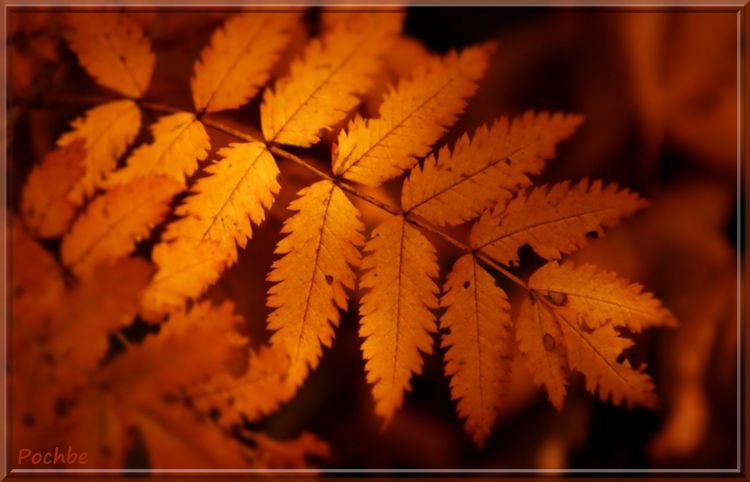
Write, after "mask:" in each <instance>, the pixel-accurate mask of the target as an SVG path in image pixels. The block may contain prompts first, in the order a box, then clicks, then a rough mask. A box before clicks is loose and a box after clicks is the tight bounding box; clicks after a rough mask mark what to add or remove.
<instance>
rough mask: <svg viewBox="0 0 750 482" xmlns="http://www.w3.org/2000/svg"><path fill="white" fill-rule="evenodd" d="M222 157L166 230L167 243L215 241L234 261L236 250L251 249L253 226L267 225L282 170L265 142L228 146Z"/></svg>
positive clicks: (200, 182)
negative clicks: (238, 247) (248, 247)
mask: <svg viewBox="0 0 750 482" xmlns="http://www.w3.org/2000/svg"><path fill="white" fill-rule="evenodd" d="M218 155H219V157H220V158H221V159H220V160H219V161H217V162H215V163H213V164H211V165H209V166H208V167H207V168H206V169H205V173H206V174H207V176H206V177H202V178H200V179H198V180H197V181H196V183H195V184H194V186H193V188H192V189H191V195H190V196H188V197H187V198H186V199H185V201H184V202H183V203H182V204H181V205H180V206H179V207H178V208H177V209H176V210H175V213H176V214H177V215H178V216H181V219H179V220H178V221H176V222H174V223H171V224H170V225H169V226H167V230H166V233H165V235H164V236H163V239H165V240H168V241H172V240H176V239H185V240H192V241H194V242H196V243H197V242H201V241H205V240H211V241H216V242H218V243H220V244H221V246H222V249H224V250H225V251H226V252H227V258H228V260H229V261H231V262H234V261H236V259H237V248H236V245H239V246H240V247H241V248H244V247H245V246H246V245H247V241H248V240H249V239H250V238H252V224H256V225H259V224H260V223H262V222H263V220H264V219H265V217H266V214H265V211H266V210H268V209H270V208H271V205H272V204H273V200H274V195H275V194H277V193H278V192H279V189H281V186H280V185H279V183H278V182H276V178H277V176H278V175H279V168H278V167H277V166H276V162H275V161H274V159H273V156H272V155H271V153H270V152H269V151H268V149H267V148H266V146H265V144H263V143H262V142H247V143H242V144H230V145H229V146H228V147H224V148H222V149H220V150H219V152H218ZM251 223H252V224H251Z"/></svg>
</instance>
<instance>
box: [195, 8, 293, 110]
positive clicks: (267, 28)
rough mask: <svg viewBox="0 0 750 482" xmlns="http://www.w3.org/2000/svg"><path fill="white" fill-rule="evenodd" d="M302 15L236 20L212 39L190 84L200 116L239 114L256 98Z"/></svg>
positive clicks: (243, 16)
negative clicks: (236, 111)
mask: <svg viewBox="0 0 750 482" xmlns="http://www.w3.org/2000/svg"><path fill="white" fill-rule="evenodd" d="M299 16H300V14H299V13H298V12H289V13H286V12H277V11H268V12H262V11H261V12H248V13H241V14H239V15H235V16H233V17H231V18H229V20H227V21H226V22H225V23H224V25H223V26H222V27H220V28H218V29H216V31H214V33H213V35H212V36H211V43H210V44H209V45H208V46H207V47H206V48H204V49H203V51H202V52H201V58H200V60H198V61H196V62H195V67H194V73H193V77H192V79H190V86H191V88H192V92H193V105H195V110H196V111H198V112H201V111H205V112H216V111H220V110H226V109H236V108H237V107H240V106H241V105H243V104H244V103H246V102H247V101H248V100H250V99H252V98H253V97H255V94H257V93H258V90H259V89H260V88H261V87H262V86H263V84H265V83H266V81H267V80H268V77H269V76H270V74H271V68H272V67H273V65H274V64H275V63H276V61H277V60H278V58H279V55H280V54H281V51H282V50H283V48H284V47H285V46H286V44H287V43H288V42H289V40H290V39H291V30H292V29H293V28H294V27H295V26H296V25H297V22H298V21H299Z"/></svg>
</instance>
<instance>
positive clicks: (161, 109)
mask: <svg viewBox="0 0 750 482" xmlns="http://www.w3.org/2000/svg"><path fill="white" fill-rule="evenodd" d="M111 100H112V99H107V98H102V97H94V96H83V97H80V96H78V97H76V96H56V97H55V96H50V97H46V98H44V99H42V102H43V103H51V104H70V103H77V104H89V105H95V104H101V103H104V102H109V101H111ZM132 100H133V101H134V102H136V103H137V104H138V105H139V106H141V107H142V108H143V109H146V110H148V111H151V112H157V113H163V114H174V113H177V112H184V111H183V110H181V109H178V108H176V107H172V106H170V105H165V104H161V103H158V102H152V101H148V100H143V99H132ZM201 122H203V123H204V124H205V125H206V126H208V127H211V128H213V129H215V130H217V131H220V132H223V133H225V134H227V135H229V136H231V137H234V138H235V139H238V140H241V141H245V142H264V141H263V140H262V139H259V138H257V137H255V136H253V135H251V134H248V133H246V132H244V131H241V130H238V129H235V128H234V127H231V126H229V125H226V124H224V123H222V122H219V121H217V120H215V119H213V118H211V117H208V116H201ZM268 150H269V151H270V152H271V153H273V154H275V155H276V156H278V157H281V158H283V159H286V160H288V161H290V162H292V163H294V164H296V165H298V166H300V167H302V168H303V169H306V170H307V171H309V172H310V173H312V174H314V175H315V176H317V177H319V178H321V179H325V180H327V181H330V182H332V183H334V184H336V185H337V186H338V187H339V188H341V190H343V191H345V192H347V193H349V194H351V195H352V196H355V197H357V198H359V199H361V200H363V201H365V202H368V203H370V204H372V205H373V206H376V207H377V208H379V209H381V210H383V211H385V212H387V213H388V214H391V215H393V216H403V217H404V219H405V220H406V221H407V222H409V223H411V224H413V225H414V226H418V227H419V228H421V229H423V230H425V231H427V232H429V233H431V234H433V235H435V236H437V237H439V238H441V239H442V240H443V241H445V242H447V243H448V244H450V245H452V246H453V247H455V248H457V249H458V250H460V251H464V252H465V253H470V254H472V255H474V256H476V257H477V258H479V259H480V260H481V261H482V262H484V263H485V264H486V265H487V266H489V267H491V268H492V269H494V270H495V271H497V272H498V273H500V274H502V275H503V276H505V277H506V278H508V280H510V281H512V282H513V283H514V284H516V285H518V286H520V287H521V288H523V289H524V290H526V291H531V289H530V288H529V286H528V285H527V284H526V283H525V282H524V281H523V280H522V279H520V278H519V277H518V276H516V275H514V274H513V273H511V272H510V271H509V270H508V269H507V268H505V267H503V266H502V265H500V263H498V262H497V261H495V260H494V259H492V258H491V257H490V256H488V255H487V254H485V253H483V252H481V251H477V250H475V249H473V248H472V247H471V246H469V245H467V244H466V243H464V242H462V241H460V240H458V239H456V238H454V237H453V236H451V235H449V234H447V233H444V232H443V231H441V230H440V229H438V228H436V227H435V226H433V225H432V224H430V223H428V222H427V221H425V220H423V219H422V218H419V217H416V216H414V215H412V214H411V213H404V212H402V211H401V209H399V208H397V207H394V206H391V205H390V204H388V203H385V202H383V201H381V200H380V199H378V198H376V197H374V196H371V195H369V194H367V193H364V192H361V191H359V190H358V189H357V188H356V187H354V186H352V185H351V184H349V183H347V182H345V181H343V180H342V179H340V178H337V177H333V176H331V175H330V174H328V173H327V172H324V171H322V170H320V169H319V168H317V167H316V166H315V165H313V164H312V163H310V162H308V161H305V160H304V159H302V158H301V157H299V156H297V155H295V154H293V153H291V152H289V151H287V150H285V149H283V148H282V147H280V146H279V145H277V144H270V145H269V146H268Z"/></svg>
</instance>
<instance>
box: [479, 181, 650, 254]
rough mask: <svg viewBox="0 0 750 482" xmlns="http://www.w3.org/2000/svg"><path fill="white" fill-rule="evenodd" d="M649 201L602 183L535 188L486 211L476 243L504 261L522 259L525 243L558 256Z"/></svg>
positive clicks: (629, 214) (575, 248)
mask: <svg viewBox="0 0 750 482" xmlns="http://www.w3.org/2000/svg"><path fill="white" fill-rule="evenodd" d="M646 205H647V203H646V201H644V200H643V199H641V198H640V197H639V196H638V195H637V194H634V193H632V192H630V191H628V190H627V189H623V190H619V188H618V186H617V185H615V184H610V185H608V186H606V187H605V186H603V185H602V182H601V181H594V182H592V183H591V184H589V182H588V181H587V180H585V179H584V180H583V181H581V182H579V183H578V184H576V185H574V186H572V187H571V185H570V183H569V182H567V181H566V182H562V183H559V184H554V185H552V186H551V187H547V186H541V187H536V188H534V189H532V190H531V191H530V192H527V193H520V194H519V195H518V196H517V197H515V198H513V199H512V200H511V201H510V202H509V203H508V204H507V205H504V204H502V203H501V204H500V205H498V206H496V207H495V208H494V209H492V210H490V211H487V212H485V213H484V214H483V215H482V217H481V218H479V221H478V222H477V223H476V224H474V227H473V228H472V230H471V246H472V247H473V248H475V249H479V250H481V251H482V252H484V253H485V254H487V255H489V256H490V257H492V258H493V259H494V260H495V261H497V262H499V263H503V264H515V263H517V262H518V249H519V248H521V247H522V246H524V245H526V244H528V245H529V246H531V247H532V248H534V251H536V253H537V254H538V255H539V256H541V257H543V258H545V259H548V260H554V259H559V258H560V257H561V256H562V255H563V254H569V253H572V252H574V251H576V250H577V249H580V248H582V247H583V246H586V245H587V244H588V238H587V236H588V235H590V234H597V235H599V234H602V232H603V230H604V228H609V227H612V226H615V225H616V224H618V223H619V222H620V220H622V219H623V218H625V217H628V216H631V215H632V214H633V213H635V212H636V211H637V210H639V209H641V208H643V207H644V206H646Z"/></svg>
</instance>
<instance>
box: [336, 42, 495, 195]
mask: <svg viewBox="0 0 750 482" xmlns="http://www.w3.org/2000/svg"><path fill="white" fill-rule="evenodd" d="M492 50H493V48H492V47H491V46H489V45H485V46H478V47H470V48H467V49H465V50H463V51H462V52H461V53H460V54H458V53H455V52H451V53H449V54H447V55H446V56H445V57H443V58H437V59H434V60H431V61H430V62H428V63H427V64H425V65H420V66H418V67H417V68H416V69H415V71H414V73H413V74H412V75H411V77H409V78H408V79H406V80H402V81H400V82H399V83H398V85H397V86H396V87H395V88H392V89H391V90H389V91H388V93H387V94H386V95H385V98H384V99H383V104H382V105H381V106H380V109H379V111H378V112H379V114H380V116H379V117H378V118H375V119H362V118H360V117H357V118H355V119H354V121H352V122H351V123H350V124H349V126H348V127H347V129H346V130H342V131H341V132H340V133H339V136H338V145H337V149H336V153H335V155H334V158H333V172H334V173H335V174H336V175H337V176H343V177H344V178H346V179H349V180H351V181H356V182H358V183H361V184H366V185H368V186H378V185H380V184H381V183H383V182H384V181H386V180H388V179H390V178H392V177H395V176H398V175H399V174H401V173H402V172H403V171H404V170H406V169H410V168H411V167H413V166H414V164H416V163H417V161H418V160H419V158H420V157H424V156H426V155H427V154H428V153H429V151H430V149H431V148H432V145H433V144H434V143H435V142H437V140H438V139H440V137H442V135H443V134H444V133H445V131H446V129H447V128H448V127H450V126H451V125H453V123H454V122H455V121H456V119H457V118H458V115H459V114H460V113H461V112H463V110H464V108H465V107H466V101H465V99H467V98H469V97H471V96H472V95H474V92H475V91H476V90H477V82H478V81H479V79H481V77H482V75H484V71H485V69H486V68H487V61H488V57H489V55H490V53H491V52H492Z"/></svg>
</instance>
